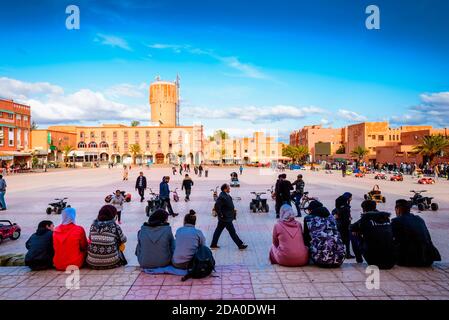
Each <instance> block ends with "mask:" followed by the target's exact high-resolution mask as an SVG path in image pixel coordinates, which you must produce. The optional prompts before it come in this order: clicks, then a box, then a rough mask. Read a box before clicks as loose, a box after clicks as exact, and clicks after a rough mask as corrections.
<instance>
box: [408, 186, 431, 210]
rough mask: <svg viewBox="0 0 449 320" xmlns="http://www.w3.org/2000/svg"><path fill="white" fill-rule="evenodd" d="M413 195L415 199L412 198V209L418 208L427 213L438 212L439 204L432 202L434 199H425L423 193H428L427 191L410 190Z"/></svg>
mask: <svg viewBox="0 0 449 320" xmlns="http://www.w3.org/2000/svg"><path fill="white" fill-rule="evenodd" d="M410 192H412V193H413V197H410V202H409V203H410V208H412V207H413V206H416V207H418V210H419V211H425V210H429V209H431V210H432V211H437V210H438V204H437V203H435V202H432V199H433V197H424V196H423V195H422V194H421V193H423V192H427V191H426V190H421V191H415V190H410Z"/></svg>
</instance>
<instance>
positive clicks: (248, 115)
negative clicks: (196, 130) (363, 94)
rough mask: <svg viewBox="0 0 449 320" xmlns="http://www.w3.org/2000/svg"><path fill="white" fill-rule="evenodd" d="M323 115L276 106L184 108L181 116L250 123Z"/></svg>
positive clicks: (308, 109) (313, 110)
mask: <svg viewBox="0 0 449 320" xmlns="http://www.w3.org/2000/svg"><path fill="white" fill-rule="evenodd" d="M321 113H324V110H322V109H320V108H317V107H313V106H311V107H295V106H284V105H276V106H272V107H255V106H248V107H233V108H226V109H210V108H203V107H185V108H182V109H181V114H182V116H185V117H192V118H201V119H236V120H241V121H248V122H251V123H260V122H277V121H282V120H290V119H304V118H306V117H307V116H309V115H316V114H321Z"/></svg>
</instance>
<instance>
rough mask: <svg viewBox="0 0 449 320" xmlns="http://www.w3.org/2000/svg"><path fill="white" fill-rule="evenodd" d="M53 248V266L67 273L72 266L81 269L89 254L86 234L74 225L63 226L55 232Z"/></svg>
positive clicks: (81, 228)
mask: <svg viewBox="0 0 449 320" xmlns="http://www.w3.org/2000/svg"><path fill="white" fill-rule="evenodd" d="M53 248H54V250H55V256H54V258H53V264H54V266H55V268H56V269H57V270H62V271H65V270H66V269H67V267H68V266H70V265H74V266H77V267H78V268H81V267H82V266H83V264H84V261H85V259H86V252H87V238H86V232H85V231H84V229H83V227H80V226H77V225H75V224H73V223H70V224H67V225H62V224H61V225H59V226H58V227H56V228H55V231H54V232H53Z"/></svg>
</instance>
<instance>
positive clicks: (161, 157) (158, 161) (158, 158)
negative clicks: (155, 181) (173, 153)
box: [156, 153, 165, 164]
mask: <svg viewBox="0 0 449 320" xmlns="http://www.w3.org/2000/svg"><path fill="white" fill-rule="evenodd" d="M164 160H165V157H164V154H163V153H156V164H163V163H164Z"/></svg>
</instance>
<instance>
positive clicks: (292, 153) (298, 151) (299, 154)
mask: <svg viewBox="0 0 449 320" xmlns="http://www.w3.org/2000/svg"><path fill="white" fill-rule="evenodd" d="M282 155H283V156H285V157H289V158H292V160H293V162H296V161H301V160H304V158H305V157H307V156H308V155H309V148H307V146H286V147H285V148H284V149H282Z"/></svg>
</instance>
